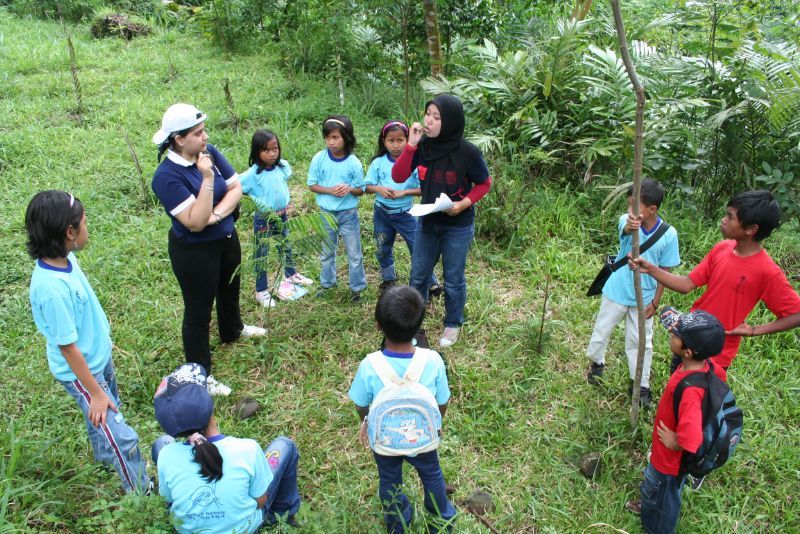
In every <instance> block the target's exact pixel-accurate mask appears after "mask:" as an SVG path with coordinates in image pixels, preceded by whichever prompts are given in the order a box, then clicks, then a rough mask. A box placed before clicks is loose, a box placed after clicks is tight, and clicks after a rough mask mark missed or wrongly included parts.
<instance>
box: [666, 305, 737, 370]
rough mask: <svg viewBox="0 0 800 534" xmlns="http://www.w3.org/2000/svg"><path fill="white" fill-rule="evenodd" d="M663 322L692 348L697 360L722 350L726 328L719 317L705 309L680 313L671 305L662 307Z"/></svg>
mask: <svg viewBox="0 0 800 534" xmlns="http://www.w3.org/2000/svg"><path fill="white" fill-rule="evenodd" d="M659 319H660V320H661V324H662V325H663V326H664V328H666V329H667V330H668V331H670V332H672V333H673V334H675V335H676V336H678V337H679V338H681V341H683V344H684V346H685V347H686V348H687V349H691V350H692V352H693V353H694V358H695V359H696V360H704V359H706V358H710V357H711V356H716V355H717V354H719V353H720V352H722V346H723V345H724V344H725V329H724V328H723V327H722V324H721V323H720V322H719V319H717V318H716V317H714V316H713V315H711V314H710V313H708V312H707V311H704V310H694V311H692V312H689V313H680V312H679V311H677V310H675V309H673V308H672V307H670V306H665V307H664V308H662V309H661V313H660V315H659Z"/></svg>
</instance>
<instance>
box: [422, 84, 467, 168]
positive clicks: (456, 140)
mask: <svg viewBox="0 0 800 534" xmlns="http://www.w3.org/2000/svg"><path fill="white" fill-rule="evenodd" d="M431 104H433V105H434V106H436V107H437V108H438V109H439V116H440V117H441V119H442V129H441V131H440V132H439V135H438V136H436V137H425V138H423V139H422V142H421V143H420V144H421V145H422V155H423V157H424V163H425V164H426V165H428V166H431V165H432V164H433V163H434V162H437V164H436V166H437V167H448V166H449V165H448V164H447V162H446V161H445V162H438V160H440V159H442V158H444V157H446V156H451V157H452V159H453V160H454V162H455V161H457V160H458V158H457V155H458V153H459V152H460V149H461V145H462V143H463V141H464V106H462V105H461V101H460V100H459V99H458V98H456V97H454V96H452V95H439V96H437V97H436V98H434V99H432V100H429V101H428V102H427V103H426V104H425V110H426V112H427V110H428V106H430V105H431ZM442 163H444V165H443V164H442Z"/></svg>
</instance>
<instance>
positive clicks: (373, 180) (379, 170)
mask: <svg viewBox="0 0 800 534" xmlns="http://www.w3.org/2000/svg"><path fill="white" fill-rule="evenodd" d="M394 162H395V160H393V159H392V157H391V156H390V155H389V154H384V155H383V156H381V157H379V158H377V159H374V160H372V163H370V165H369V169H367V178H366V183H367V185H378V186H381V187H388V188H389V189H395V190H398V191H404V190H406V189H417V188H419V176H418V175H417V169H414V172H412V173H411V176H409V178H408V180H406V181H405V182H403V183H401V184H398V183H397V182H395V181H394V180H392V167H394ZM375 203H376V204H380V205H381V206H383V207H385V208H386V209H389V210H396V209H400V208H402V209H404V210H408V209H410V208H411V205H412V204H413V203H414V197H412V196H406V197H401V198H383V197H382V196H380V195H379V194H377V193H376V194H375Z"/></svg>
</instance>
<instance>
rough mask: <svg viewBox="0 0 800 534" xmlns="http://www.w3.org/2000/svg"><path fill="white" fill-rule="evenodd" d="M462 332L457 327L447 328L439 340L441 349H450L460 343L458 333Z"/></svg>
mask: <svg viewBox="0 0 800 534" xmlns="http://www.w3.org/2000/svg"><path fill="white" fill-rule="evenodd" d="M460 331H461V329H460V328H458V327H456V326H446V327H445V328H444V331H443V332H442V338H441V339H440V340H439V346H440V347H449V346H450V345H452V344H453V343H455V342H456V341H458V333H459V332H460Z"/></svg>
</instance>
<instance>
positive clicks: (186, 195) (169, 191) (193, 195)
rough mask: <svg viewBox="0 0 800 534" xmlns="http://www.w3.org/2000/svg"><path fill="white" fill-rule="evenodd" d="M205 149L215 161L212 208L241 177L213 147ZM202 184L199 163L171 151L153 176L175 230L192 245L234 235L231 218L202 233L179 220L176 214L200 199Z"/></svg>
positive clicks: (208, 227)
mask: <svg viewBox="0 0 800 534" xmlns="http://www.w3.org/2000/svg"><path fill="white" fill-rule="evenodd" d="M206 148H207V150H208V152H209V154H211V159H212V160H213V162H214V165H213V166H212V170H213V171H214V203H213V205H214V206H216V205H217V204H219V201H220V200H222V197H224V196H225V193H227V192H228V185H230V184H232V183H233V182H235V181H236V180H238V179H239V175H238V174H236V171H235V170H233V167H232V166H231V164H230V163H228V160H226V159H225V156H223V155H222V153H221V152H220V151H219V150H217V149H216V148H215V147H214V146H212V145H207V147H206ZM202 184H203V174H202V173H201V172H200V170H199V169H198V168H197V164H196V163H194V162H191V161H188V160H186V159H184V158H182V157H181V156H180V155H178V154H177V153H175V152H173V151H172V150H169V151H168V152H167V157H166V158H165V159H164V161H162V162H161V164H160V165H159V166H158V168H157V169H156V172H155V174H154V175H153V183H152V188H153V192H154V193H155V194H156V196H157V197H158V199H159V200H160V201H161V204H163V205H164V210H165V211H166V212H167V215H169V216H170V218H171V219H172V231H173V232H175V234H176V235H177V236H178V237H181V238H184V239H185V240H186V241H187V242H189V243H199V242H202V241H213V240H215V239H220V238H223V237H227V236H229V235H230V234H232V233H233V228H234V226H233V216H232V215H228V216H227V217H225V218H224V219H222V220H221V221H220V223H219V224H209V225H208V226H206V227H205V228H203V230H202V231H200V232H192V231H191V230H189V229H188V228H186V227H185V226H184V225H182V224H181V223H180V221H179V220H178V219H177V217H176V215H178V214H179V213H180V212H182V211H183V210H185V209H187V208H188V207H189V206H191V205H192V204H194V202H195V201H196V200H197V195H198V194H199V193H200V187H201V186H202Z"/></svg>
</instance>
